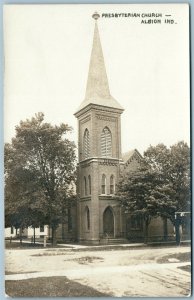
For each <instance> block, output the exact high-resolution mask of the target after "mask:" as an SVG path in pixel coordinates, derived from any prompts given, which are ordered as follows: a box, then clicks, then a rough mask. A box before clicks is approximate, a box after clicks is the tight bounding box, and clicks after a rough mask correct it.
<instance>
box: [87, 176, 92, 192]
mask: <svg viewBox="0 0 194 300" xmlns="http://www.w3.org/2000/svg"><path fill="white" fill-rule="evenodd" d="M91 190H92V188H91V176H90V175H89V176H88V191H89V195H91V192H92V191H91Z"/></svg>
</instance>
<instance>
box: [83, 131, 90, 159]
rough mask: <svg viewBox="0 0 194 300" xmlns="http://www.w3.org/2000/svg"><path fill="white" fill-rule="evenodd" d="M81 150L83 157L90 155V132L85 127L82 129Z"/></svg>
mask: <svg viewBox="0 0 194 300" xmlns="http://www.w3.org/2000/svg"><path fill="white" fill-rule="evenodd" d="M83 152H84V159H86V158H88V157H89V156H90V134H89V130H88V129H87V128H86V130H85V131H84V139H83Z"/></svg>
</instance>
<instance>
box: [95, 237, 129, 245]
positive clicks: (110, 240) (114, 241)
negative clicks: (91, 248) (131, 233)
mask: <svg viewBox="0 0 194 300" xmlns="http://www.w3.org/2000/svg"><path fill="white" fill-rule="evenodd" d="M127 243H129V241H128V240H127V239H125V238H102V239H101V240H100V244H105V245H115V244H127Z"/></svg>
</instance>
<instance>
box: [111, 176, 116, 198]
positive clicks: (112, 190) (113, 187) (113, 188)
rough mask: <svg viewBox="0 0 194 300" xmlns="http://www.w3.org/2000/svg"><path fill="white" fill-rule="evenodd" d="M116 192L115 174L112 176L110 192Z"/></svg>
mask: <svg viewBox="0 0 194 300" xmlns="http://www.w3.org/2000/svg"><path fill="white" fill-rule="evenodd" d="M114 193H115V180H114V176H113V175H111V176H110V194H111V195H113V194H114Z"/></svg>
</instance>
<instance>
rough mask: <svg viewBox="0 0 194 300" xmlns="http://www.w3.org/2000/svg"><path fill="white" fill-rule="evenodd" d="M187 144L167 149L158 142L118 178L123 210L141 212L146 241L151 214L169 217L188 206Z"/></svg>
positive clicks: (119, 195)
mask: <svg viewBox="0 0 194 300" xmlns="http://www.w3.org/2000/svg"><path fill="white" fill-rule="evenodd" d="M189 158H190V152H189V147H188V146H187V144H186V143H184V142H179V143H178V144H175V145H173V146H171V147H170V148H169V149H168V148H167V147H166V146H165V145H163V144H159V145H157V146H156V147H152V146H150V147H149V148H148V150H147V151H145V153H144V158H143V161H142V163H141V166H140V167H139V169H137V170H136V171H135V172H129V173H128V174H127V175H124V176H123V177H122V178H121V181H120V182H119V185H118V197H119V199H120V201H121V204H122V206H123V207H124V208H125V212H126V213H130V214H133V215H141V216H142V217H143V219H144V221H145V240H146V241H147V234H148V225H149V222H150V220H151V218H153V217H157V216H161V217H162V218H163V219H164V220H166V219H170V220H171V221H172V222H173V224H174V225H176V219H175V212H176V211H179V210H181V209H183V208H184V209H187V210H188V209H189V200H190V189H189V184H190V176H189V175H190V174H189V172H190V171H189V166H190V162H189Z"/></svg>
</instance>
